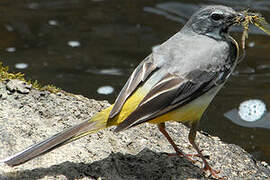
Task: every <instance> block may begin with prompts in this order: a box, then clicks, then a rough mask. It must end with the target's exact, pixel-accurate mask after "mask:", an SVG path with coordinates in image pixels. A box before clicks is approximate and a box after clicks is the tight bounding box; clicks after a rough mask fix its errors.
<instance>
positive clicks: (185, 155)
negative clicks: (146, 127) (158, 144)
mask: <svg viewBox="0 0 270 180" xmlns="http://www.w3.org/2000/svg"><path fill="white" fill-rule="evenodd" d="M158 129H159V131H160V132H161V133H162V134H163V135H164V136H165V137H166V138H167V140H168V141H169V143H170V144H171V145H172V147H173V148H174V150H175V152H176V154H172V155H173V156H174V155H177V156H180V157H184V158H186V159H187V160H189V161H191V162H192V163H195V161H194V160H192V159H190V158H189V157H188V156H190V155H187V154H185V153H184V152H182V151H181V150H180V149H179V148H178V147H177V145H176V144H175V143H174V141H173V139H172V138H171V137H170V135H169V134H168V132H167V131H166V129H165V123H159V124H158ZM169 155H170V154H169Z"/></svg>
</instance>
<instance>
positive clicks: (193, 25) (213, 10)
mask: <svg viewBox="0 0 270 180" xmlns="http://www.w3.org/2000/svg"><path fill="white" fill-rule="evenodd" d="M243 20H244V15H243V14H242V13H239V12H236V11H235V10H234V9H232V8H230V7H227V6H221V5H215V6H206V7H204V8H201V9H200V10H199V11H197V12H196V13H195V14H194V15H193V16H191V18H190V20H189V21H188V22H187V23H186V25H185V28H187V29H189V30H191V31H193V32H195V33H198V34H203V35H207V36H210V37H213V38H215V39H222V38H224V36H227V34H228V29H229V27H230V26H232V25H234V24H237V23H239V22H241V21H243Z"/></svg>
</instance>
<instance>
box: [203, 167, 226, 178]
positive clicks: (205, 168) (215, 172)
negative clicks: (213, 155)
mask: <svg viewBox="0 0 270 180" xmlns="http://www.w3.org/2000/svg"><path fill="white" fill-rule="evenodd" d="M203 170H204V171H209V172H210V174H211V176H212V177H213V178H215V179H219V180H222V179H224V178H223V177H220V176H219V175H218V174H219V173H220V171H217V170H214V169H212V168H211V167H210V166H209V164H205V166H204V168H203Z"/></svg>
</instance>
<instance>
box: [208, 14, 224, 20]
mask: <svg viewBox="0 0 270 180" xmlns="http://www.w3.org/2000/svg"><path fill="white" fill-rule="evenodd" d="M211 18H212V19H213V20H214V21H218V20H220V19H223V16H222V15H221V14H218V13H213V14H211Z"/></svg>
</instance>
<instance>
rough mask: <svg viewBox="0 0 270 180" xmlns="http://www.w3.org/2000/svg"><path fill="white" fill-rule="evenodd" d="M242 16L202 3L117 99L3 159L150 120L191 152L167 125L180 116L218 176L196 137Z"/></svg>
mask: <svg viewBox="0 0 270 180" xmlns="http://www.w3.org/2000/svg"><path fill="white" fill-rule="evenodd" d="M239 19H241V20H244V17H243V14H242V13H241V12H237V11H236V10H234V9H232V8H231V7H227V6H223V5H209V6H205V7H202V8H200V9H199V10H198V11H197V12H195V13H194V14H193V15H192V16H191V17H190V19H189V20H188V21H187V22H186V24H185V25H184V26H183V27H182V29H180V31H178V32H177V33H176V34H175V35H173V36H172V37H171V38H169V39H168V40H167V41H165V42H164V43H162V44H161V45H159V46H158V47H155V48H153V50H152V52H151V54H150V55H148V56H147V57H146V58H145V59H144V60H143V61H142V62H141V63H140V64H139V65H138V66H137V67H136V69H135V70H134V71H133V73H132V74H131V75H130V77H129V78H128V80H127V82H126V83H125V85H124V86H123V88H122V90H121V91H120V93H119V95H118V97H117V98H116V100H115V102H114V104H112V105H111V106H109V107H108V108H106V109H104V110H102V111H101V112H99V113H97V114H96V115H94V116H93V117H92V118H91V119H88V120H86V121H84V122H82V123H80V124H78V125H75V126H74V127H71V128H69V129H66V130H64V131H62V132H60V133H57V134H56V135H54V136H52V137H50V138H48V139H46V140H44V141H42V142H40V143H37V144H35V145H32V146H30V147H29V148H27V149H25V150H23V151H21V152H19V153H17V154H15V155H14V156H11V157H8V158H6V159H4V160H3V161H2V162H3V163H5V164H7V165H9V166H17V165H20V164H23V163H25V162H27V161H29V160H31V159H33V158H35V157H37V156H40V155H43V154H45V153H47V152H49V151H51V150H54V149H56V148H58V147H60V146H62V145H65V144H67V143H70V142H72V141H75V140H77V139H79V138H82V137H84V136H86V135H88V134H91V133H95V132H97V131H99V130H101V129H105V128H108V127H111V126H116V128H115V132H120V131H123V130H127V129H129V128H132V127H135V126H137V125H139V124H142V123H146V122H147V123H151V124H156V125H157V127H158V130H159V131H160V132H161V133H162V134H163V135H164V136H165V137H166V138H167V140H168V142H169V143H170V144H171V145H172V147H173V148H174V150H175V152H176V155H178V156H180V157H184V158H189V155H187V154H185V153H184V152H182V150H180V149H179V148H178V147H177V145H176V144H175V143H174V141H173V139H172V138H171V137H170V135H169V134H168V132H167V131H166V126H165V123H167V122H170V121H176V122H180V123H186V124H188V125H189V127H190V131H189V135H188V140H189V142H190V144H191V145H192V146H193V148H194V149H195V150H196V151H197V153H198V154H197V155H198V156H199V157H200V158H201V159H202V161H203V163H204V168H203V169H204V170H205V171H210V173H211V175H212V176H214V177H217V174H218V171H215V170H214V169H212V168H211V167H210V165H209V164H208V162H207V160H206V158H205V157H204V156H203V154H202V152H201V151H200V149H199V148H198V145H197V144H196V143H195V138H196V132H197V129H198V124H199V121H200V119H201V117H202V115H203V114H204V112H205V110H206V109H207V107H208V106H209V104H210V103H211V101H212V99H213V98H214V97H215V95H216V94H217V93H218V91H219V90H220V89H221V88H222V86H223V85H224V84H225V82H226V81H227V79H228V78H229V76H230V75H231V74H232V72H233V70H234V69H235V67H236V65H237V64H238V60H239V47H238V43H237V41H236V40H235V39H233V37H232V36H230V33H229V28H230V27H231V26H233V25H235V24H237V23H239Z"/></svg>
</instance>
